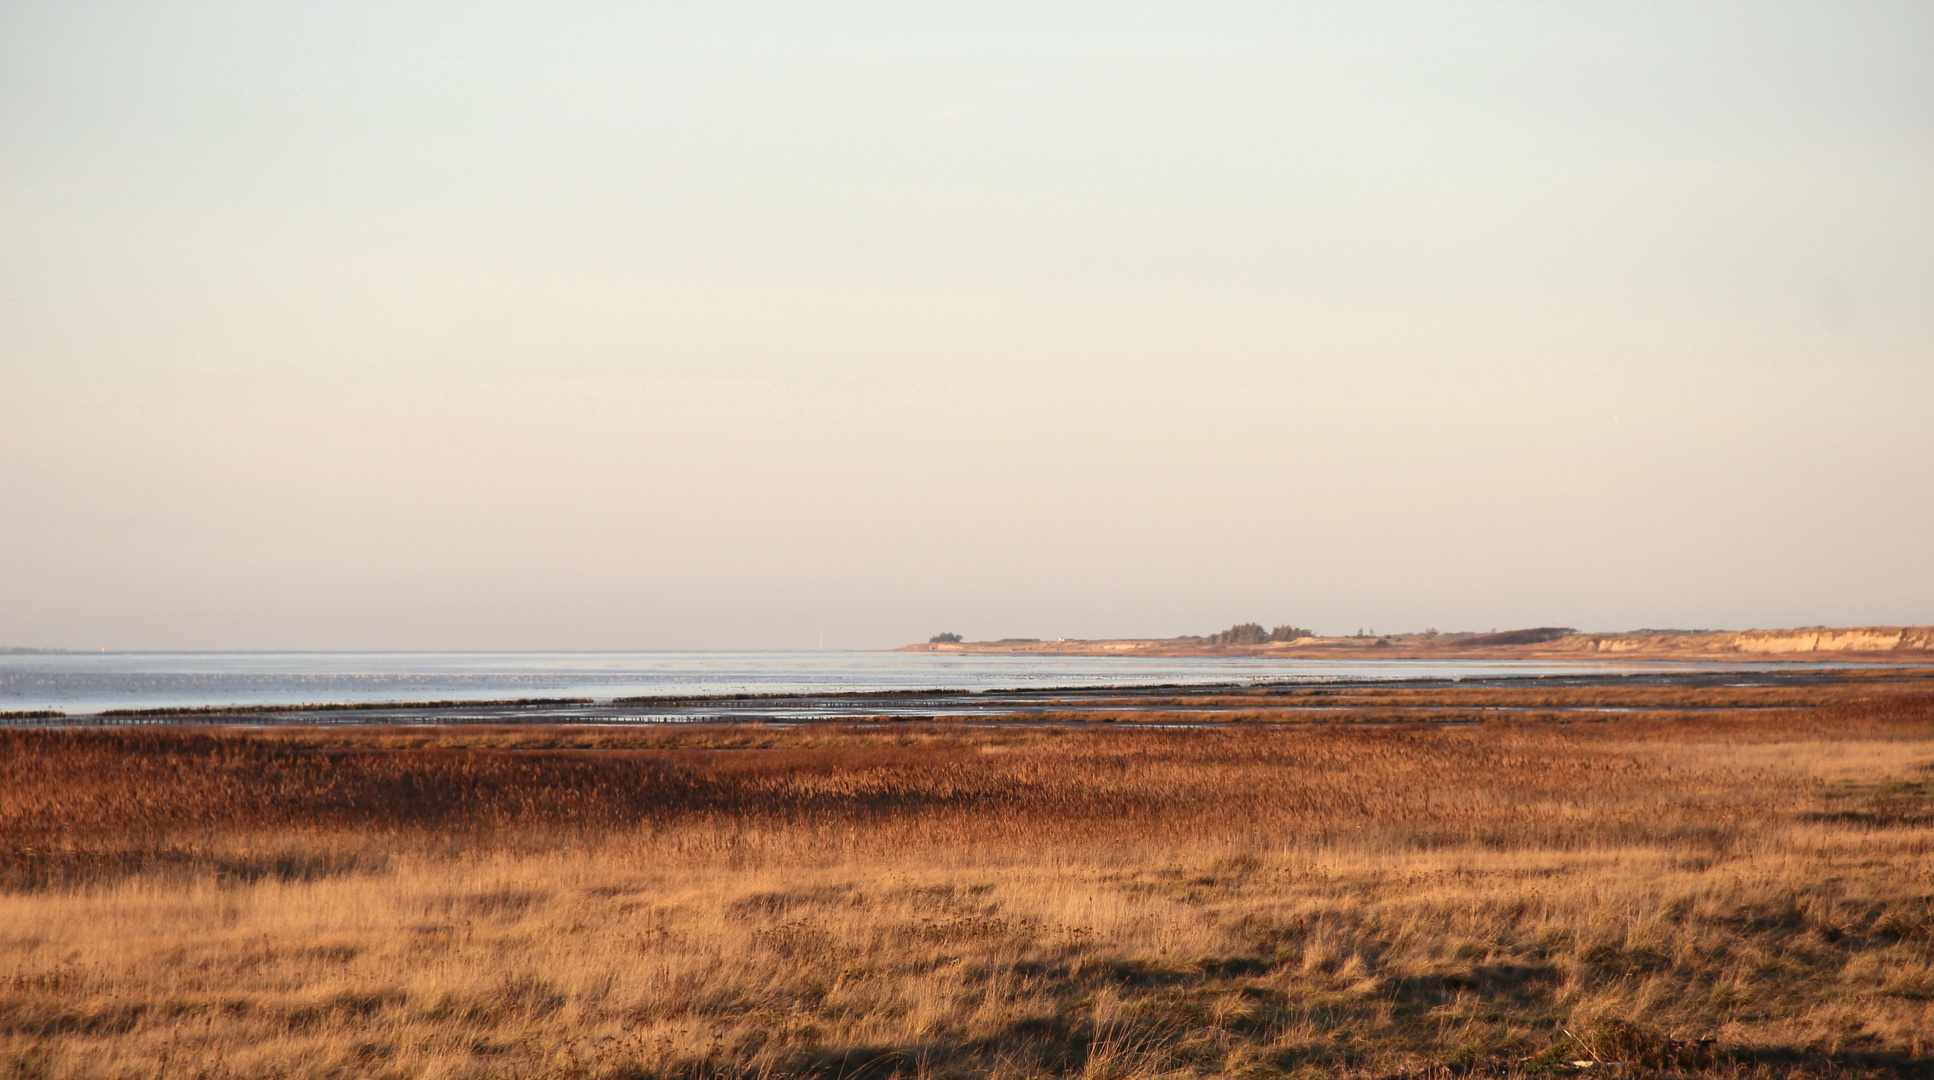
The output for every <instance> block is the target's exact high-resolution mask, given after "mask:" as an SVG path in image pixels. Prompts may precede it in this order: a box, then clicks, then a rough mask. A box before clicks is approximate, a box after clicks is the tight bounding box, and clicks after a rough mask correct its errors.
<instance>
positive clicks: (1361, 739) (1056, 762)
mask: <svg viewBox="0 0 1934 1080" xmlns="http://www.w3.org/2000/svg"><path fill="white" fill-rule="evenodd" d="M1894 685H1896V684H1895V683H1887V684H1886V687H1887V689H1886V690H1885V691H1884V692H1883V691H1876V692H1875V693H1873V694H1869V695H1866V696H1865V697H1864V698H1860V697H1857V696H1854V697H1851V698H1846V699H1842V700H1838V701H1834V702H1828V703H1823V704H1818V705H1815V706H1814V707H1810V708H1796V709H1788V710H1779V711H1770V712H1769V711H1757V712H1741V713H1705V714H1694V715H1686V716H1677V717H1672V718H1664V717H1643V718H1626V719H1613V720H1601V721H1594V722H1580V723H1570V724H1560V723H1543V722H1529V721H1498V722H1490V723H1485V724H1480V725H1474V726H1468V727H1458V728H1417V727H1393V728H1365V727H1360V726H1351V725H1336V726H1317V727H1276V726H1265V725H1253V726H1252V725H1232V726H1227V727H1222V728H1217V729H1214V730H1186V731H1177V730H1151V729H1149V728H1146V727H1139V728H1138V727H1129V726H1126V725H1113V724H1089V725H1081V726H1075V727H1069V728H1055V729H1044V728H1001V727H998V726H995V727H972V728H969V727H961V726H955V725H948V724H938V723H929V724H855V725H843V726H830V725H828V726H818V727H804V728H790V729H785V728H760V727H756V726H747V727H691V728H686V727H679V728H667V727H657V728H650V729H634V728H578V729H571V728H556V727H550V728H541V729H531V728H521V727H503V728H443V729H394V728H389V729H352V728H326V729H323V728H316V729H292V728H284V729H268V730H247V729H206V728H193V729H190V728H149V729H145V730H79V729H68V730H46V731H5V732H0V1074H10V1075H13V1076H20V1077H27V1076H34V1077H47V1078H69V1077H73V1078H80V1077H89V1078H91V1077H134V1076H141V1077H146V1076H160V1075H167V1076H176V1077H192V1076H204V1077H290V1078H296V1077H301V1078H312V1077H313V1078H322V1077H352V1076H355V1077H360V1076H385V1077H397V1078H402V1077H423V1078H443V1077H453V1078H454V1077H475V1078H484V1077H519V1078H525V1080H538V1078H549V1077H558V1078H563V1077H586V1078H592V1077H598V1078H620V1077H633V1078H636V1077H648V1076H665V1077H671V1076H679V1077H694V1078H696V1077H782V1076H825V1077H834V1076H849V1077H861V1076H876V1077H885V1076H895V1075H900V1076H928V1077H936V1078H937V1077H950V1076H1004V1077H1013V1078H1016V1080H1019V1078H1030V1077H1050V1076H1056V1077H1059V1076H1082V1077H1092V1078H1101V1077H1121V1078H1128V1077H1154V1076H1212V1075H1213V1076H1251V1077H1270V1076H1294V1077H1302V1078H1309V1077H1316V1076H1338V1075H1347V1076H1366V1077H1369V1076H1376V1077H1384V1076H1396V1075H1449V1074H1452V1073H1464V1072H1475V1073H1480V1074H1497V1075H1561V1074H1571V1073H1592V1072H1594V1071H1603V1072H1607V1073H1616V1074H1618V1075H1623V1076H1636V1075H1646V1074H1676V1075H1700V1076H1745V1075H1769V1076H1770V1075H1847V1076H1857V1075H1858V1076H1865V1075H1875V1076H1879V1075H1897V1076H1908V1075H1928V1074H1929V1073H1930V1072H1934V857H1931V856H1934V698H1930V697H1927V696H1916V695H1912V694H1903V693H1896V692H1893V691H1892V689H1891V688H1892V687H1893V686H1894ZM1575 1061H1584V1062H1588V1063H1608V1062H1619V1063H1620V1064H1619V1065H1618V1066H1617V1067H1616V1068H1613V1067H1612V1066H1610V1065H1607V1064H1591V1065H1589V1066H1587V1067H1585V1068H1582V1069H1581V1068H1580V1067H1578V1066H1576V1065H1573V1064H1572V1062H1575Z"/></svg>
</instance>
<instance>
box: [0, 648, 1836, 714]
mask: <svg viewBox="0 0 1934 1080" xmlns="http://www.w3.org/2000/svg"><path fill="white" fill-rule="evenodd" d="M1803 666H1818V667H1826V666H1832V665H1796V664H1752V663H1738V664H1723V665H1714V664H1673V663H1559V662H1552V661H1525V660H1472V661H1463V662H1455V661H1444V660H1342V661H1339V660H1282V659H1265V658H1256V657H1165V658H1149V657H1139V658H1138V657H1113V656H1109V657H1081V656H997V655H971V654H957V653H956V654H948V653H895V652H370V653H350V652H334V653H313V652H225V653H224V652H197V653H156V652H142V653H5V654H0V712H9V711H16V710H29V709H58V710H60V711H62V712H66V713H68V714H72V715H80V714H88V713H97V712H100V711H102V710H104V709H148V708H165V707H193V706H205V705H299V704H323V703H328V704H335V703H352V702H365V701H396V702H412V701H483V700H491V699H498V698H505V699H508V698H547V697H574V698H578V697H581V698H595V699H601V700H602V699H609V698H614V697H635V696H655V697H676V696H696V695H713V694H746V693H752V694H781V693H783V694H816V693H840V692H865V691H880V690H992V689H1010V688H1011V689H1026V688H1030V687H1035V688H1039V687H1061V686H1066V687H1078V686H1080V687H1106V686H1136V685H1150V684H1164V683H1172V684H1178V685H1204V684H1215V683H1260V682H1326V681H1334V680H1357V679H1411V678H1467V679H1468V678H1486V677H1489V678H1496V677H1499V676H1512V675H1517V676H1530V675H1573V676H1583V675H1603V674H1637V673H1644V672H1663V671H1671V672H1691V671H1715V670H1717V671H1736V670H1739V671H1743V670H1756V669H1778V670H1788V671H1790V670H1794V669H1796V668H1800V667H1803Z"/></svg>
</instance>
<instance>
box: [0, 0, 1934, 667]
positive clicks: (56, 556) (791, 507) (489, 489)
mask: <svg viewBox="0 0 1934 1080" xmlns="http://www.w3.org/2000/svg"><path fill="white" fill-rule="evenodd" d="M1930 537H1934V5H1928V4H1925V3H1918V2H1910V3H1898V4H1882V3H1858V2H1833V3H1813V4H1790V3H1777V2H1754V3H1708V4H1695V3H1656V4H1620V3H1603V4H1559V3H1550V4H1485V3H1471V4H1458V5H1446V4H1438V3H1424V4H1379V3H1336V4H1317V3H1308V4H1283V5H1259V4H1258V5H1251V4H1179V3H1177V4H1135V3H1107V4H1087V3H1065V4H1032V3H1015V4H1001V3H974V4H964V3H962V4H949V3H934V4H840V3H823V4H797V3H770V4H756V3H731V4H727V3H721V4H704V5H697V4H661V5H653V4H632V3H625V4H609V5H603V4H588V3H559V4H541V5H534V4H490V3H476V2H465V3H460V4H459V3H451V4H427V3H391V2H382V3H366V4H359V3H349V2H345V3H335V4H328V5H320V4H318V5H282V4H255V3H237V4H203V3H192V2H179V3H170V4H165V5H161V4H139V3H132V2H129V3H117V4H100V3H90V2H86V0H61V2H58V3H52V2H49V3H22V2H19V0H0V646H17V647H18V646H37V647H56V648H74V649H96V648H106V649H417V648H421V649H551V648H555V649H607V648H608V649H698V648H759V649H789V648H815V647H818V645H819V644H820V642H821V641H822V640H823V641H824V643H825V646H826V647H827V648H885V647H891V646H894V645H898V644H901V643H903V642H907V641H914V640H925V639H926V638H927V637H928V636H929V635H930V634H933V633H936V632H940V631H954V632H959V633H962V634H965V635H966V636H967V637H969V638H970V639H975V638H994V637H1003V636H1025V637H1064V636H1065V637H1133V636H1167V635H1174V634H1185V633H1207V632H1212V631H1214V630H1217V629H1220V628H1223V627H1226V626H1228V625H1230V624H1232V623H1235V622H1239V621H1249V620H1256V621H1260V622H1263V623H1264V624H1266V625H1274V624H1276V623H1282V622H1289V623H1294V624H1296V625H1300V626H1307V627H1312V628H1314V629H1316V630H1318V631H1319V632H1324V633H1354V632H1356V631H1357V630H1358V629H1360V628H1367V629H1373V630H1377V631H1380V632H1384V633H1391V632H1401V631H1408V630H1421V629H1425V628H1436V629H1440V630H1446V631H1449V630H1462V629H1480V630H1488V629H1492V628H1500V629H1502V628H1510V627H1518V626H1538V625H1562V626H1574V627H1579V628H1582V629H1587V630H1619V629H1632V628H1637V627H1685V628H1708V627H1711V628H1730V629H1744V628H1749V627H1779V626H1803V625H1815V624H1827V625H1847V624H1925V623H1934V554H1931V553H1934V540H1930Z"/></svg>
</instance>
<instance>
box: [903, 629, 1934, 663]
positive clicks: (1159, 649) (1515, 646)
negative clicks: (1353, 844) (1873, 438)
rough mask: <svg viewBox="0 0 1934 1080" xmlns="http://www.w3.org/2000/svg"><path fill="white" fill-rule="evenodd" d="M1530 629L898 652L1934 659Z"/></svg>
mask: <svg viewBox="0 0 1934 1080" xmlns="http://www.w3.org/2000/svg"><path fill="white" fill-rule="evenodd" d="M1525 633H1529V632H1528V631H1507V632H1505V633H1501V634H1500V633H1487V634H1387V635H1382V636H1373V635H1363V636H1357V637H1303V638H1297V639H1296V640H1294V641H1269V642H1263V643H1260V644H1254V645H1226V644H1214V643H1211V642H1209V641H1207V640H1204V639H1201V638H1116V639H1100V640H1085V639H1076V638H1057V639H1054V640H1035V641H1028V640H1021V639H1016V638H1008V639H1004V640H1001V641H963V642H920V643H917V644H913V645H902V646H901V647H900V648H899V649H898V650H896V651H899V652H938V653H994V654H1009V655H1012V654H1018V655H1046V656H1136V657H1169V656H1176V657H1180V656H1232V657H1233V656H1243V657H1281V658H1283V659H1286V660H1287V659H1298V660H1303V659H1307V660H1343V659H1350V660H1611V659H1618V660H1689V661H1697V660H1739V659H1745V658H1749V657H1750V658H1752V659H1756V660H1763V661H1777V660H1809V659H1825V658H1831V659H1832V660H1835V661H1840V662H1850V663H1887V662H1895V663H1898V662H1902V661H1905V662H1908V663H1920V662H1926V663H1934V626H1852V627H1826V626H1812V627H1800V628H1797V629H1790V630H1740V631H1730V630H1728V631H1648V630H1637V631H1627V632H1621V633H1567V634H1563V635H1562V636H1555V637H1551V638H1550V639H1549V640H1543V641H1533V642H1522V643H1508V642H1500V641H1499V640H1498V639H1503V638H1510V637H1512V636H1514V635H1516V634H1525Z"/></svg>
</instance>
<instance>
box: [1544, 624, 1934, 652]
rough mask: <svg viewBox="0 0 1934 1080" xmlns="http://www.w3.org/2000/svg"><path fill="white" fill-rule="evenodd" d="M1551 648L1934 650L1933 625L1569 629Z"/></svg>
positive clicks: (1738, 650)
mask: <svg viewBox="0 0 1934 1080" xmlns="http://www.w3.org/2000/svg"><path fill="white" fill-rule="evenodd" d="M1551 644H1552V647H1553V648H1559V649H1576V650H1579V651H1583V652H1593V653H1673V652H1699V653H1754V654H1761V655H1785V654H1798V653H1847V652H1869V653H1871V652H1899V651H1903V650H1907V651H1927V650H1930V649H1934V627H1930V626H1848V627H1825V626H1816V627H1808V628H1806V629H1801V630H1743V631H1740V632H1738V633H1717V634H1574V635H1572V636H1571V637H1567V638H1561V639H1560V640H1558V641H1554V642H1552V643H1551Z"/></svg>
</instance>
